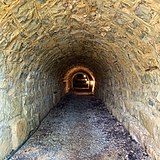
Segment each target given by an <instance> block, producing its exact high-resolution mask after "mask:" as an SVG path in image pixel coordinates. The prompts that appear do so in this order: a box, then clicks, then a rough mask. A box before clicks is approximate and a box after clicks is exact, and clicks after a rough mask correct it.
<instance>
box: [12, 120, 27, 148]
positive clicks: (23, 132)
mask: <svg viewBox="0 0 160 160" xmlns="http://www.w3.org/2000/svg"><path fill="white" fill-rule="evenodd" d="M10 127H11V129H12V132H11V133H12V145H13V149H16V148H17V147H18V146H19V145H20V144H22V142H23V141H24V140H25V139H26V137H27V121H26V120H25V119H24V118H23V119H19V118H18V119H17V120H15V121H13V122H11V124H10Z"/></svg>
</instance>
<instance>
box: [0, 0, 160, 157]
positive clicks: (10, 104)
mask: <svg viewBox="0 0 160 160" xmlns="http://www.w3.org/2000/svg"><path fill="white" fill-rule="evenodd" d="M159 8H160V2H159V1H156V0H151V1H148V0H145V1H144V0H135V1H129V0H126V1H124V0H117V1H114V0H88V1H85V0H74V1H70V0H63V1H61V0H52V1H49V0H34V1H26V0H23V1H11V0H4V1H1V2H0V100H1V104H0V110H1V112H0V150H1V152H0V159H2V158H4V157H5V156H7V155H9V154H10V153H11V151H13V150H15V149H17V148H18V147H19V146H20V145H21V144H22V143H23V142H24V141H25V140H26V139H27V137H28V136H29V135H30V134H32V132H33V131H34V130H35V129H36V128H37V127H38V126H39V124H40V122H41V120H42V119H43V118H44V117H45V116H46V115H47V113H48V112H49V111H50V109H51V108H52V107H53V106H54V105H55V104H57V103H58V101H59V100H60V99H61V97H62V96H64V95H65V94H66V93H68V92H69V91H71V90H72V89H73V87H72V82H73V81H72V78H73V77H74V74H76V73H78V72H82V73H85V74H86V75H88V74H89V75H90V76H91V78H92V79H91V80H93V81H94V83H95V84H94V87H92V93H94V95H95V96H97V97H98V98H100V99H102V100H103V101H104V103H105V104H106V106H107V108H108V110H109V111H110V112H112V114H113V115H114V116H115V117H116V118H117V119H118V120H119V121H121V122H122V123H123V124H124V126H125V127H126V128H127V130H128V131H129V132H130V134H131V135H132V137H133V138H134V139H135V140H136V141H138V142H139V143H141V145H142V146H143V147H144V148H145V149H146V150H147V152H148V153H149V154H150V155H151V156H152V157H153V159H157V160H158V158H159V157H160V150H159V148H160V143H159V141H160V123H159V122H160V71H159V68H160V65H159V60H160V57H159V56H160V55H159V49H160V40H159V39H160V32H159V29H160V21H159ZM89 75H88V77H89ZM94 78H95V79H94ZM76 83H77V82H76ZM74 86H75V84H74Z"/></svg>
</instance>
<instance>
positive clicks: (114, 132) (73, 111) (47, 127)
mask: <svg viewBox="0 0 160 160" xmlns="http://www.w3.org/2000/svg"><path fill="white" fill-rule="evenodd" d="M11 160H151V158H149V157H148V156H147V154H146V153H145V152H144V150H143V149H142V148H141V146H140V145H139V144H137V143H136V142H135V141H134V140H133V139H132V138H131V137H130V135H129V134H128V132H127V131H126V130H125V129H124V127H123V126H122V124H121V123H120V122H118V121H117V120H116V119H115V118H114V117H113V116H112V115H111V114H109V112H108V111H107V110H106V109H105V106H104V104H103V103H102V102H101V101H100V100H98V99H96V98H95V97H94V96H71V95H69V96H66V97H64V98H63V100H62V101H61V102H60V103H59V104H58V105H57V106H56V107H55V108H54V109H53V110H51V112H50V113H49V115H48V116H47V117H46V118H45V119H44V120H43V122H42V123H41V125H40V127H39V129H38V130H37V131H36V133H35V134H34V135H33V136H32V137H31V138H30V139H29V140H28V141H27V142H26V143H25V145H23V146H22V147H21V149H20V150H18V152H17V153H15V154H14V156H13V157H12V158H11Z"/></svg>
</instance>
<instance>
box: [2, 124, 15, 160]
mask: <svg viewBox="0 0 160 160" xmlns="http://www.w3.org/2000/svg"><path fill="white" fill-rule="evenodd" d="M11 140H12V135H11V128H10V127H8V126H0V159H3V158H4V156H5V155H7V154H9V153H10V151H11V150H12V143H11Z"/></svg>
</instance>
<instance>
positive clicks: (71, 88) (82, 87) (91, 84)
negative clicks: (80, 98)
mask: <svg viewBox="0 0 160 160" xmlns="http://www.w3.org/2000/svg"><path fill="white" fill-rule="evenodd" d="M64 83H65V93H66V94H67V93H69V92H70V93H73V94H77V95H90V94H94V92H95V78H94V76H93V73H92V72H91V71H90V70H89V69H88V68H86V67H82V66H76V67H73V68H72V69H70V70H69V71H68V72H67V73H66V75H65V78H64Z"/></svg>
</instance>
